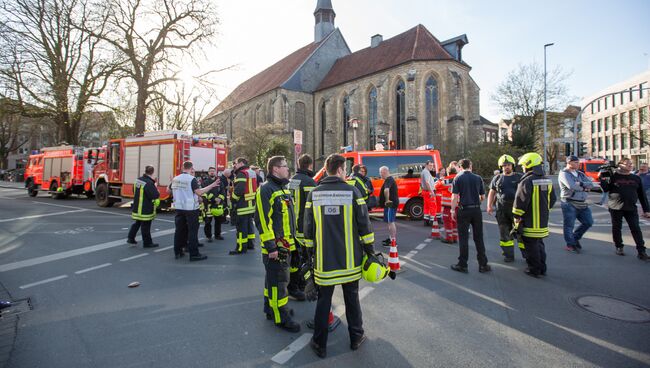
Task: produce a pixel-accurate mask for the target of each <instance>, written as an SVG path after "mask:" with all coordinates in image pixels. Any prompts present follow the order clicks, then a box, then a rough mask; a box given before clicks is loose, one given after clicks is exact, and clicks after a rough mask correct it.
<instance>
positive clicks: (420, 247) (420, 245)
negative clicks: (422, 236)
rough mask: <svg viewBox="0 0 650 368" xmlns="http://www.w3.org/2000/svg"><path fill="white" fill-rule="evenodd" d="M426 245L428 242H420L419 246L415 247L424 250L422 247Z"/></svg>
mask: <svg viewBox="0 0 650 368" xmlns="http://www.w3.org/2000/svg"><path fill="white" fill-rule="evenodd" d="M426 246H427V243H421V244H418V246H417V247H415V249H417V250H422V249H424V247H426Z"/></svg>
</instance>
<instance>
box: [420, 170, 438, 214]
mask: <svg viewBox="0 0 650 368" xmlns="http://www.w3.org/2000/svg"><path fill="white" fill-rule="evenodd" d="M433 169H434V165H433V161H427V163H426V164H425V166H424V168H423V169H422V172H421V173H420V192H421V195H422V201H423V212H424V213H423V218H424V226H431V222H432V221H434V220H436V194H435V190H434V185H435V183H434V180H433V175H432V174H431V171H432V170H433Z"/></svg>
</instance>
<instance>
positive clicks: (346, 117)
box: [341, 95, 350, 146]
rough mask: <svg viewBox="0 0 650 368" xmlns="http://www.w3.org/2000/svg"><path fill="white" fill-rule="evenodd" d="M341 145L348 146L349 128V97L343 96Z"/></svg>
mask: <svg viewBox="0 0 650 368" xmlns="http://www.w3.org/2000/svg"><path fill="white" fill-rule="evenodd" d="M341 110H342V111H343V145H344V146H347V145H348V128H349V127H350V96H348V95H345V96H343V107H342V109H341Z"/></svg>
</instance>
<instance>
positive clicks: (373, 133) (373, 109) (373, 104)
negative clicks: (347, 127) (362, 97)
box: [368, 87, 377, 150]
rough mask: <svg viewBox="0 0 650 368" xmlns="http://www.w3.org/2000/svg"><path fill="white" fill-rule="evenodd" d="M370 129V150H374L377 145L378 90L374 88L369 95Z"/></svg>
mask: <svg viewBox="0 0 650 368" xmlns="http://www.w3.org/2000/svg"><path fill="white" fill-rule="evenodd" d="M368 128H369V130H370V132H369V133H370V140H369V143H368V149H370V150H374V149H375V145H376V144H377V88H375V87H372V89H371V90H370V93H368Z"/></svg>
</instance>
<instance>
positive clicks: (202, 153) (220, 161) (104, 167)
mask: <svg viewBox="0 0 650 368" xmlns="http://www.w3.org/2000/svg"><path fill="white" fill-rule="evenodd" d="M227 157H228V149H227V139H226V137H225V136H217V135H212V136H211V135H209V134H203V135H198V136H191V135H189V134H188V133H186V132H181V131H156V132H148V133H145V134H142V135H137V136H133V137H127V138H122V139H112V140H110V141H108V144H107V145H106V147H105V149H104V151H102V152H101V153H100V156H99V161H98V163H97V165H96V166H95V168H94V170H93V183H92V188H93V189H94V191H95V199H96V200H97V205H99V206H100V207H111V206H112V205H113V204H114V203H116V202H121V201H122V200H123V198H133V194H134V193H133V184H134V183H135V181H136V179H137V178H138V177H140V176H141V175H142V174H143V173H144V169H145V166H147V165H151V166H153V167H154V169H155V172H154V175H153V176H154V178H155V179H156V185H157V187H158V191H159V192H160V199H161V201H162V205H163V206H169V204H170V203H169V202H170V201H169V199H170V193H168V186H169V184H170V183H171V181H172V178H174V176H176V175H179V174H180V173H181V172H182V165H183V162H185V161H188V160H189V161H192V163H194V170H195V171H196V173H197V176H198V175H199V174H200V173H203V172H207V171H208V169H209V168H210V167H215V168H216V169H217V171H223V170H224V169H225V167H226V161H227Z"/></svg>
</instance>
